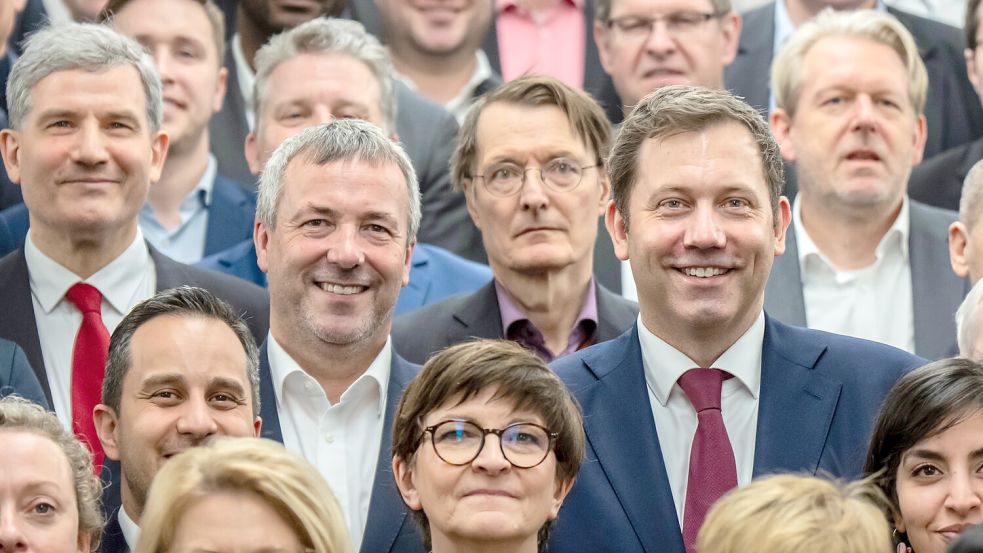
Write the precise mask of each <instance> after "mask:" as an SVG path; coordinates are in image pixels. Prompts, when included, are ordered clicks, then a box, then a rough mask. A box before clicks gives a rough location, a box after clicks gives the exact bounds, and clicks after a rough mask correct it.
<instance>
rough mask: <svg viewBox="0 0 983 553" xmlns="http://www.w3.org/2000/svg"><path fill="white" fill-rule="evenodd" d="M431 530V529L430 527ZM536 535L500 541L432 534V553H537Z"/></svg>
mask: <svg viewBox="0 0 983 553" xmlns="http://www.w3.org/2000/svg"><path fill="white" fill-rule="evenodd" d="M431 528H433V527H432V526H431ZM538 537H539V536H538V534H533V535H531V536H521V537H518V538H514V539H510V540H502V541H494V542H489V541H488V540H469V539H465V538H462V539H455V538H452V537H449V536H445V535H443V534H440V533H433V534H432V541H433V544H432V545H433V547H432V548H431V552H432V553H537V551H539V542H538Z"/></svg>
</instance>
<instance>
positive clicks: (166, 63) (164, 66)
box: [151, 48, 174, 83]
mask: <svg viewBox="0 0 983 553" xmlns="http://www.w3.org/2000/svg"><path fill="white" fill-rule="evenodd" d="M151 54H152V55H153V58H154V66H155V67H156V68H157V73H158V74H160V80H161V82H164V83H167V82H171V81H173V80H174V79H173V75H172V74H171V68H172V67H173V65H172V63H171V61H172V60H171V55H170V53H169V52H167V50H166V49H164V48H156V49H154V50H153V51H152V52H151Z"/></svg>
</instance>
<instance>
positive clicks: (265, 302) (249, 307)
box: [0, 246, 270, 404]
mask: <svg viewBox="0 0 983 553" xmlns="http://www.w3.org/2000/svg"><path fill="white" fill-rule="evenodd" d="M148 247H149V246H148ZM150 257H151V259H153V261H154V268H155V269H156V272H157V290H158V291H159V290H166V289H168V288H174V287H177V286H181V285H183V284H187V285H190V286H199V287H201V288H204V289H206V290H208V291H209V292H211V293H213V294H215V295H216V296H218V297H220V298H222V299H224V300H225V301H227V302H229V303H230V304H232V307H233V308H234V309H235V310H236V311H237V312H238V313H241V314H243V316H244V318H245V321H246V324H247V325H248V326H249V330H250V331H251V332H252V335H253V337H254V338H256V343H262V341H263V340H265V339H266V333H267V331H268V330H269V327H270V304H269V298H268V296H267V294H266V291H265V290H263V289H262V288H260V287H258V286H255V285H253V284H250V283H248V282H243V281H241V280H239V279H237V278H233V277H230V276H228V275H220V274H217V273H213V272H211V271H206V270H204V269H198V268H196V267H191V266H190V265H184V264H182V263H178V262H177V261H174V260H172V259H170V258H169V257H166V256H164V255H162V254H161V253H160V252H158V251H157V250H155V249H153V248H150ZM0 282H2V283H4V285H3V286H0V305H2V306H3V310H4V315H3V316H2V317H0V338H6V339H7V340H11V341H13V342H16V343H17V345H19V346H20V347H21V348H23V349H24V352H25V353H26V354H27V359H28V361H30V363H31V366H32V367H33V368H34V372H35V374H36V375H37V379H38V383H39V384H40V385H41V387H42V389H43V390H44V395H45V398H46V399H47V400H48V402H49V404H50V402H51V390H50V389H49V388H48V377H47V373H46V372H45V366H44V356H43V355H42V353H41V341H40V339H39V338H38V329H37V321H36V320H35V318H34V303H33V301H32V299H31V298H32V295H31V284H30V275H29V274H28V270H27V261H26V259H25V258H24V250H22V249H19V250H17V251H15V252H13V253H11V254H8V255H6V256H5V257H3V258H2V259H0ZM65 339H66V340H73V339H74V337H72V336H68V337H66V338H65Z"/></svg>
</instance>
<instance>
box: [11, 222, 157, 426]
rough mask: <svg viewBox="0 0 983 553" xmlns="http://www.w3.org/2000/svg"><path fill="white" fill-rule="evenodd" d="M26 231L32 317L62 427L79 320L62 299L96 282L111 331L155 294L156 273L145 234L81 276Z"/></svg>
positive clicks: (68, 412) (68, 422)
mask: <svg viewBox="0 0 983 553" xmlns="http://www.w3.org/2000/svg"><path fill="white" fill-rule="evenodd" d="M31 232H32V231H30V230H29V231H28V233H27V240H26V241H25V242H24V257H25V258H26V260H27V270H28V272H29V273H30V283H31V297H32V300H33V303H34V318H35V320H36V321H37V326H38V338H39V339H40V341H41V355H42V357H43V358H44V367H45V373H46V374H47V377H48V387H49V388H50V389H51V399H52V405H51V406H52V407H53V408H54V410H55V413H56V414H57V415H58V418H59V420H61V422H62V423H63V424H64V425H65V427H66V428H71V427H72V401H71V397H72V396H71V388H72V349H73V348H74V346H75V335H76V334H78V329H79V326H80V325H81V324H82V313H81V312H80V311H79V310H78V308H77V307H75V305H74V304H73V303H72V302H70V301H68V299H67V298H65V294H66V293H67V292H68V289H69V288H71V287H72V286H74V285H75V284H77V283H78V282H86V283H88V284H91V285H93V286H95V287H96V288H97V289H98V290H99V292H101V293H102V322H103V324H105V325H106V330H108V331H109V332H110V334H111V333H112V332H113V329H115V328H116V325H118V324H119V322H120V320H121V319H122V318H123V316H124V315H126V314H127V313H129V311H130V309H133V307H134V306H135V305H136V304H137V303H139V302H140V301H142V300H145V299H147V298H149V297H150V296H152V295H153V294H154V290H155V289H156V285H157V273H156V272H155V271H154V262H153V260H152V259H151V258H150V252H149V251H148V250H147V244H146V243H145V242H144V241H143V234H142V233H141V232H140V229H139V228H137V232H136V236H135V237H134V239H133V243H131V244H130V245H129V246H128V247H127V248H126V249H125V250H123V253H121V254H120V255H119V256H118V257H117V258H116V259H114V260H112V261H110V262H109V264H107V265H106V266H105V267H103V268H102V269H99V271H97V272H96V273H95V274H93V275H92V276H90V277H89V278H87V279H82V278H81V277H79V276H78V275H76V274H75V273H73V272H72V271H70V270H68V269H67V268H65V267H64V266H63V265H61V264H59V263H58V262H57V261H55V260H54V259H51V258H50V257H48V256H47V255H45V254H44V253H42V252H41V250H39V249H38V248H37V246H35V245H34V241H33V240H32V239H31Z"/></svg>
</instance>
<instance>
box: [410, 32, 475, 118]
mask: <svg viewBox="0 0 983 553" xmlns="http://www.w3.org/2000/svg"><path fill="white" fill-rule="evenodd" d="M474 57H475V66H474V71H473V72H472V73H471V78H470V79H468V82H466V83H464V86H463V87H461V89H460V90H458V91H457V95H456V96H454V97H453V98H451V99H450V100H448V101H447V103H445V104H444V109H446V110H447V111H449V112H451V113H453V114H454V117H456V118H457V123H458V124H459V125H460V124H461V123H463V122H464V116H465V115H467V113H468V108H470V107H471V104H472V103H474V91H475V90H476V89H477V88H478V86H479V85H481V83H483V82H485V81H487V80H488V79H490V78H492V76H494V73H493V72H492V68H491V63H489V62H488V55H487V54H485V51H484V50H481V49H480V48H479V49H478V50H476V51H475V53H474ZM396 76H397V77H399V79H400V80H401V81H403V83H404V84H405V85H406V86H408V87H410V88H411V89H413V90H414V91H417V92H419V88H417V86H416V83H414V82H413V81H412V80H411V79H410V78H409V77H407V76H406V75H403V74H402V73H398V72H397V73H396Z"/></svg>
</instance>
